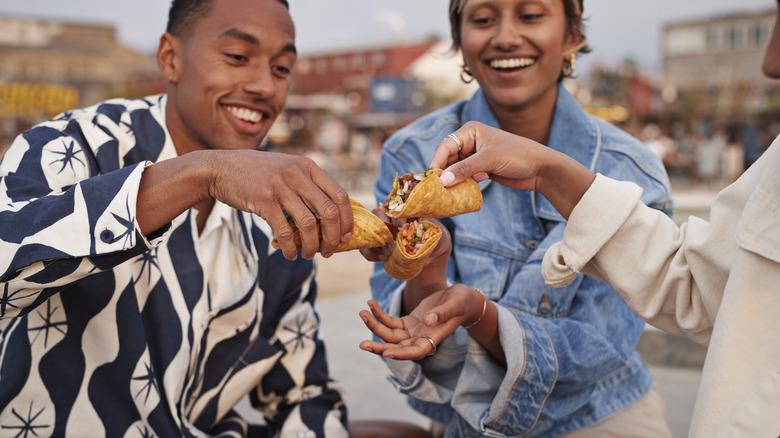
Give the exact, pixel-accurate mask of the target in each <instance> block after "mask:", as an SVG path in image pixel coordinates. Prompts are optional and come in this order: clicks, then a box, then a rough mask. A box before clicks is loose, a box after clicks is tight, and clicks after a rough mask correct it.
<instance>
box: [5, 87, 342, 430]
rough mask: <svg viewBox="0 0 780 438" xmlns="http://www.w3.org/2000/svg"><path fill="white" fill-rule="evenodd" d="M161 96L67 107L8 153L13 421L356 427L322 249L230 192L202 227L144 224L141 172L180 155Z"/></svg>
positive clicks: (9, 426)
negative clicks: (285, 248)
mask: <svg viewBox="0 0 780 438" xmlns="http://www.w3.org/2000/svg"><path fill="white" fill-rule="evenodd" d="M165 105H166V96H165V95H160V96H153V97H149V98H146V99H138V100H110V101H106V102H103V103H101V104H98V105H95V106H93V107H90V108H86V109H81V110H76V111H72V112H68V113H65V114H62V115H60V116H58V117H57V118H55V119H54V120H51V121H48V122H45V123H43V124H41V125H38V126H36V127H34V128H33V129H31V130H29V131H27V132H25V133H23V134H21V135H20V136H19V137H18V138H17V139H16V140H15V141H14V143H13V144H12V145H11V147H10V148H9V149H8V151H7V153H6V155H5V156H4V157H3V160H2V162H0V437H6V436H9V437H32V436H66V435H67V436H78V437H89V436H110V437H181V436H185V437H195V436H210V435H219V436H230V437H239V436H248V435H252V436H276V435H281V436H288V435H289V436H296V437H298V436H301V437H303V436H307V437H308V436H312V437H314V436H317V437H320V436H346V435H347V433H346V427H345V425H346V409H345V407H344V403H343V401H342V397H341V390H340V388H339V387H338V386H337V385H336V384H335V383H334V382H333V381H332V380H331V379H330V377H329V374H328V368H327V364H326V362H325V350H324V347H323V344H322V342H321V340H319V338H318V318H317V315H316V313H315V310H314V300H315V296H316V285H315V282H314V267H313V264H312V262H311V261H307V260H303V259H298V260H296V261H292V262H291V261H288V260H286V259H285V258H284V257H283V256H282V254H281V252H280V251H276V250H274V249H272V248H271V246H270V245H269V242H270V239H271V237H272V231H271V229H270V227H269V226H268V225H267V224H266V223H265V221H263V220H262V219H261V218H259V217H258V216H255V215H252V214H249V213H246V212H242V211H238V210H235V209H232V208H230V207H228V206H226V205H224V204H221V203H219V202H217V204H216V205H215V207H214V209H213V211H212V212H211V213H210V215H209V218H208V220H207V223H206V226H205V228H204V229H203V230H202V232H201V233H198V230H197V226H196V222H195V218H196V215H197V211H196V210H194V209H190V210H188V211H186V212H184V213H183V214H182V215H180V216H179V217H178V218H176V219H175V220H174V221H172V222H171V223H170V224H168V225H167V226H166V227H164V228H162V229H161V230H158V231H157V232H155V233H154V234H153V235H149V236H144V235H142V234H141V233H140V231H139V227H138V223H137V221H136V217H135V210H136V208H135V206H136V198H137V194H138V187H139V183H140V180H141V175H142V173H143V171H144V169H145V168H146V167H148V166H150V165H153V164H152V163H155V162H159V161H162V160H166V159H170V158H174V157H176V150H175V148H174V146H173V143H172V142H171V139H170V136H169V135H168V132H167V129H166V127H165V117H164V115H165ZM247 394H249V397H250V400H251V402H252V404H253V405H254V406H255V407H256V408H257V409H259V410H261V411H262V412H263V415H264V417H265V419H266V424H265V425H262V426H256V425H252V426H248V425H247V424H246V422H245V421H244V420H243V419H241V418H240V416H239V415H238V414H237V413H236V412H235V411H234V409H233V407H234V405H235V404H236V402H237V401H238V400H239V399H241V398H243V397H244V396H246V395H247Z"/></svg>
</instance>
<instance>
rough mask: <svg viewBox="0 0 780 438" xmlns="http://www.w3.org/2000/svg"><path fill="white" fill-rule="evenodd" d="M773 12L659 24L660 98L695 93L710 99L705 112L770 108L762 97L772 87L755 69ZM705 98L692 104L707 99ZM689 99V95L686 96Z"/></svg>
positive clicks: (775, 87) (702, 97)
mask: <svg viewBox="0 0 780 438" xmlns="http://www.w3.org/2000/svg"><path fill="white" fill-rule="evenodd" d="M776 14H777V10H776V8H772V9H769V10H766V11H761V12H739V13H732V14H727V15H722V16H716V17H707V18H702V19H699V20H689V21H684V22H677V23H670V24H667V25H665V26H664V28H663V31H662V54H663V66H664V83H663V85H662V95H663V97H664V100H665V101H667V102H671V101H673V100H675V99H677V98H678V94H679V93H681V92H685V91H690V90H699V91H701V92H702V93H706V94H708V95H709V96H710V97H714V98H716V101H715V102H712V101H711V100H710V101H709V105H710V110H711V111H717V110H720V111H723V110H725V109H728V108H738V109H741V111H743V112H748V113H752V112H756V111H762V110H763V109H766V108H765V107H766V106H767V105H771V103H770V102H769V101H768V100H767V99H768V98H769V94H768V93H770V92H773V90H776V89H777V88H778V84H777V83H776V81H773V80H771V79H769V78H767V77H765V76H764V75H763V73H762V70H761V65H762V63H763V59H764V51H765V50H766V47H767V44H768V42H769V38H770V36H771V34H772V26H773V24H774V22H775V16H776ZM705 97H706V96H704V95H702V96H699V97H698V100H707V99H705ZM691 99H694V97H690V96H689V100H691ZM713 103H714V105H712V104H713ZM689 104H691V105H693V104H694V103H693V102H690V103H689ZM688 110H694V111H695V110H698V108H688Z"/></svg>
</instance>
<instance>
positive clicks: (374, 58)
mask: <svg viewBox="0 0 780 438" xmlns="http://www.w3.org/2000/svg"><path fill="white" fill-rule="evenodd" d="M386 60H387V58H386V57H385V52H375V53H374V54H373V55H371V62H372V63H373V64H374V65H375V66H377V67H383V66H384V65H385V61H386Z"/></svg>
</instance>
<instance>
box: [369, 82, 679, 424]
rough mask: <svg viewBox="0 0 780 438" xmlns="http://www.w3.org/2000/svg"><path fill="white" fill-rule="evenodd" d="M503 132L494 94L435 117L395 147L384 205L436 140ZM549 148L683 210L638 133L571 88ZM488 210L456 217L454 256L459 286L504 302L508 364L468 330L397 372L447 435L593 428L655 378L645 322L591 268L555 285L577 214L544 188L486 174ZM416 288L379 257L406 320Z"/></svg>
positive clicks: (385, 283)
mask: <svg viewBox="0 0 780 438" xmlns="http://www.w3.org/2000/svg"><path fill="white" fill-rule="evenodd" d="M470 120H475V121H479V122H481V123H484V124H486V125H490V126H493V127H498V123H497V121H496V119H495V117H494V116H493V113H492V112H491V111H490V108H489V107H488V104H487V101H486V100H485V97H484V94H483V93H482V91H481V90H479V91H477V92H476V94H475V95H474V96H473V97H472V98H471V99H470V100H467V101H461V102H457V103H455V104H452V105H450V106H448V107H445V108H443V109H440V110H438V111H436V112H433V113H431V114H428V115H426V116H424V117H422V118H420V119H419V120H417V121H415V122H413V123H412V124H410V125H409V126H407V127H405V128H404V129H402V130H400V131H398V132H397V133H395V134H394V135H393V136H392V137H391V138H390V139H388V140H387V142H386V143H385V145H384V149H383V152H382V158H381V161H380V171H379V175H378V178H377V180H376V183H375V185H374V194H375V195H376V197H377V201H379V202H384V201H385V200H386V199H387V194H388V193H389V191H390V190H391V185H392V181H393V178H394V176H395V175H396V172H398V173H399V174H403V173H406V172H423V171H424V170H426V168H427V166H428V163H429V162H430V160H431V158H432V156H433V152H434V150H435V149H436V146H437V145H438V144H439V143H440V142H441V141H442V140H443V139H444V138H445V137H446V136H447V134H449V133H450V132H452V131H455V130H456V129H457V128H459V127H460V126H461V125H463V124H464V123H465V122H467V121H470ZM549 146H550V147H552V148H553V149H556V150H558V151H561V152H563V153H565V154H567V155H569V156H571V157H573V158H575V159H576V160H577V161H579V162H580V163H582V164H584V165H585V166H587V167H588V168H590V169H591V170H592V171H594V172H598V173H602V174H604V175H607V176H610V177H612V178H614V179H618V180H629V181H633V182H635V183H637V184H638V185H639V186H640V187H642V188H643V190H644V191H643V193H642V201H643V202H644V203H645V204H647V205H649V206H651V207H654V208H657V209H660V210H662V211H663V212H664V213H666V214H668V215H671V214H672V209H673V205H672V199H671V190H670V188H669V181H668V177H667V175H666V172H665V170H664V167H663V165H662V163H661V161H660V159H659V158H658V157H657V156H656V155H655V154H654V153H653V152H652V151H651V150H650V149H648V148H647V147H646V146H644V145H643V144H641V143H640V142H638V141H637V140H636V139H635V138H633V137H631V136H629V135H628V134H626V133H625V132H623V131H621V130H619V129H617V128H615V127H614V126H612V125H610V124H609V123H606V122H604V121H601V120H598V119H596V118H594V117H591V116H589V115H588V114H587V113H586V112H585V111H584V110H583V109H582V108H581V107H580V105H579V104H578V103H577V102H576V100H575V99H574V98H573V97H572V96H571V95H570V94H569V93H568V92H567V91H566V90H565V88H563V87H562V86H559V88H558V98H557V102H556V107H555V113H554V118H553V123H552V127H551V132H550V141H549ZM480 188H481V190H482V196H483V205H482V209H481V211H479V212H475V213H469V214H464V215H460V216H456V217H453V218H449V219H445V220H443V221H442V222H443V223H444V225H445V226H446V227H447V228H448V230H449V231H450V233H451V235H452V243H453V251H452V256H451V259H450V263H449V266H448V281H449V282H451V283H464V284H467V285H469V286H471V287H478V288H480V289H482V290H483V291H484V292H485V295H486V296H487V297H488V298H489V299H490V300H492V301H494V302H495V303H496V304H497V305H498V306H497V307H498V309H499V322H498V328H499V336H500V340H501V344H502V345H503V347H504V350H505V353H506V360H507V365H506V366H503V365H501V364H499V363H498V362H496V361H495V360H494V359H493V358H492V357H491V356H490V354H489V353H487V351H485V350H484V349H483V348H482V347H481V346H480V345H479V344H478V343H477V342H476V341H475V340H473V339H471V338H470V337H469V336H468V333H467V332H466V331H465V330H463V329H461V328H459V329H458V330H456V331H455V333H453V334H452V335H451V336H450V337H449V338H447V339H446V340H445V341H443V342H442V344H441V345H440V346H439V347H438V352H437V354H436V355H434V356H431V357H430V358H426V359H424V360H421V361H395V360H388V361H387V364H388V366H389V368H390V371H391V376H390V380H391V382H393V384H394V385H395V386H396V388H397V389H398V390H399V391H401V392H402V393H405V394H407V395H409V396H410V397H409V402H410V404H411V405H412V406H413V407H414V408H415V409H417V410H418V411H420V412H421V413H423V414H425V415H427V416H429V417H431V418H432V419H435V420H437V421H439V422H443V423H445V424H447V425H448V428H447V432H446V435H445V436H447V437H456V436H458V437H470V436H483V435H486V436H495V437H504V436H520V435H522V436H532V437H536V436H544V437H554V436H560V435H563V434H566V433H568V432H571V431H573V430H576V429H580V428H583V427H587V426H589V425H592V424H593V423H595V422H597V421H599V420H602V419H604V418H606V417H608V416H610V415H612V414H614V413H616V412H618V411H620V410H621V409H623V408H625V407H627V406H628V405H630V404H631V403H633V402H635V401H636V400H638V399H639V398H641V397H642V396H643V395H644V394H645V393H646V392H647V391H648V390H649V389H650V387H651V386H652V383H653V382H652V376H651V375H650V373H649V371H648V370H647V367H646V366H645V364H644V362H643V361H642V359H641V358H640V357H639V355H638V354H637V353H636V352H635V348H636V343H637V341H638V339H639V336H640V334H641V333H642V329H643V327H644V323H643V322H642V320H641V319H640V318H639V317H638V316H637V315H636V314H635V313H634V312H633V311H632V310H631V309H629V307H628V306H627V305H626V304H625V302H624V301H623V300H622V299H621V298H620V296H619V295H618V294H617V293H616V292H615V290H614V289H613V288H612V287H610V286H609V285H607V284H605V283H602V282H600V281H598V280H595V279H593V278H591V277H587V276H584V275H582V274H580V275H579V276H578V277H577V278H576V279H575V280H574V281H573V282H572V283H571V284H570V285H568V286H566V287H564V288H560V289H553V288H551V287H550V286H547V285H545V282H544V278H543V277H542V274H541V262H542V258H543V255H544V253H545V251H546V250H547V249H548V248H549V247H550V245H552V244H553V243H555V242H558V241H560V240H561V239H562V236H563V229H564V227H565V225H566V222H565V221H564V219H563V218H562V217H561V216H560V214H558V212H557V211H556V210H555V209H554V208H553V206H552V205H551V204H550V203H549V202H548V201H547V200H546V199H544V197H543V196H542V195H540V194H538V193H535V192H528V191H521V190H516V189H511V188H508V187H505V186H502V185H500V184H497V183H494V182H491V181H483V182H481V183H480ZM403 286H404V283H403V282H401V281H399V280H395V279H393V278H391V277H390V276H388V275H387V273H385V272H384V270H383V269H382V266H381V265H378V266H377V268H376V270H375V272H374V274H373V276H372V278H371V288H372V294H373V297H374V298H375V299H376V300H377V301H378V302H379V303H380V305H381V306H382V307H383V308H384V309H385V310H386V311H388V312H390V314H392V315H398V314H399V313H400V307H401V295H402V294H401V291H402V289H403Z"/></svg>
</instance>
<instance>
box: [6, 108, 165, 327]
mask: <svg viewBox="0 0 780 438" xmlns="http://www.w3.org/2000/svg"><path fill="white" fill-rule="evenodd" d="M96 130H97V131H99V135H100V136H102V137H107V138H108V140H106V141H109V142H110V136H109V135H108V134H106V131H103V130H99V129H98V128H97V127H95V126H92V125H91V123H87V122H82V121H78V120H61V121H56V122H49V123H48V124H45V125H41V126H38V127H36V128H33V129H32V130H30V131H27V132H25V133H23V134H22V135H20V136H19V137H18V138H17V139H16V140H15V141H14V143H13V144H12V145H11V147H10V148H9V150H8V152H7V153H6V156H5V157H4V158H3V161H2V164H1V165H0V223H1V224H2V226H0V288H2V289H4V290H5V292H6V294H8V296H9V297H10V298H9V299H8V301H7V302H6V305H5V306H3V308H2V310H1V311H0V317H4V318H7V317H13V316H17V315H20V314H25V313H27V312H29V311H30V309H31V308H33V307H34V306H35V305H36V303H40V302H42V301H44V300H45V298H47V297H48V296H50V295H52V294H54V293H57V292H58V291H59V290H61V289H62V288H63V287H65V286H66V285H68V284H70V283H72V282H73V281H74V280H76V279H79V278H82V277H84V276H86V275H89V274H92V273H95V272H100V271H102V270H106V269H110V268H112V267H114V266H117V265H118V264H121V263H123V262H125V261H127V260H129V259H131V258H133V257H135V256H137V255H139V254H141V253H143V252H145V251H147V250H148V249H150V248H152V247H153V246H155V245H157V244H159V242H161V241H162V233H161V234H160V235H158V236H155V237H154V238H151V239H147V237H145V236H143V235H142V233H141V232H140V228H139V226H138V223H137V220H136V217H135V211H136V200H137V195H138V187H139V184H140V181H141V175H142V174H143V171H144V169H145V168H146V167H147V166H149V165H150V164H151V163H150V162H148V161H144V162H139V163H137V164H134V165H129V166H127V167H124V168H119V166H118V163H117V166H116V168H112V169H101V168H100V166H99V165H98V160H97V159H96V155H95V152H94V150H93V149H92V147H91V146H90V141H92V140H93V139H94V136H96V135H98V134H97V133H96ZM106 147H108V146H106ZM161 231H163V232H164V231H165V229H163V230H161Z"/></svg>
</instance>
